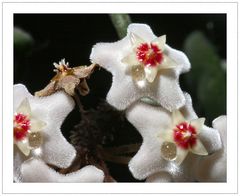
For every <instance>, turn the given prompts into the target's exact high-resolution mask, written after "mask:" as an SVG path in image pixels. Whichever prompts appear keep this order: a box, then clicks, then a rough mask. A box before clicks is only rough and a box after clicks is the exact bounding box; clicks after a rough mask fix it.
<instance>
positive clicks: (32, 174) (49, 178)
mask: <svg viewBox="0 0 240 196" xmlns="http://www.w3.org/2000/svg"><path fill="white" fill-rule="evenodd" d="M36 168H37V169H36ZM21 173H22V181H23V182H63V183H67V182H69V183H76V182H103V180H104V173H103V171H102V170H100V169H98V168H96V167H95V166H92V165H88V166H85V167H83V168H82V169H80V170H78V171H76V172H72V173H69V174H66V175H64V174H60V173H58V172H56V171H55V170H53V169H52V168H50V167H49V166H47V165H46V164H45V163H44V162H43V161H42V160H40V159H30V160H27V161H25V162H24V163H23V164H22V167H21Z"/></svg>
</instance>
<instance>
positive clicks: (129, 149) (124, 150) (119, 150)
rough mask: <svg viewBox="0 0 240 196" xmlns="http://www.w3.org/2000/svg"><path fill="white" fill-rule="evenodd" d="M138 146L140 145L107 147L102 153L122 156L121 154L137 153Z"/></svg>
mask: <svg viewBox="0 0 240 196" xmlns="http://www.w3.org/2000/svg"><path fill="white" fill-rule="evenodd" d="M140 146H141V144H128V145H123V146H117V147H107V148H104V152H106V153H108V154H117V155H122V154H128V153H134V152H137V151H138V150H139V148H140Z"/></svg>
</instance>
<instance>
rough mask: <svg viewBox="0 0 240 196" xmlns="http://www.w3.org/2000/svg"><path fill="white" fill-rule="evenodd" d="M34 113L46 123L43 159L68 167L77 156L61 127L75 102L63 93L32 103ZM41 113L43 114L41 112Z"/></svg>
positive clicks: (36, 99)
mask: <svg viewBox="0 0 240 196" xmlns="http://www.w3.org/2000/svg"><path fill="white" fill-rule="evenodd" d="M31 105H32V106H33V107H32V113H33V114H34V115H35V116H36V117H38V119H41V120H42V121H43V122H45V123H46V126H45V127H44V129H43V136H44V138H43V140H44V141H43V144H42V146H41V149H42V159H43V160H44V161H45V162H46V163H50V164H53V165H56V166H57V167H60V168H65V167H68V166H69V165H70V164H71V163H72V161H73V159H74V158H75V155H76V150H75V149H74V147H73V146H72V145H71V144H70V143H69V142H68V141H67V140H66V139H65V137H64V136H63V135H62V133H61V130H60V127H61V125H62V123H63V121H64V119H65V118H66V117H67V115H68V114H69V112H71V111H72V109H73V108H74V102H73V100H72V98H71V97H70V96H68V95H67V94H66V93H64V92H63V91H60V92H57V93H54V94H53V95H51V96H47V97H42V98H38V97H36V98H35V99H34V100H32V102H31ZM40 111H41V112H40Z"/></svg>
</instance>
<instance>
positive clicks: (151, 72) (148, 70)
mask: <svg viewBox="0 0 240 196" xmlns="http://www.w3.org/2000/svg"><path fill="white" fill-rule="evenodd" d="M144 71H145V77H146V79H147V81H148V82H150V83H152V82H153V81H154V79H155V78H156V76H157V74H158V68H157V67H150V66H149V67H145V68H144Z"/></svg>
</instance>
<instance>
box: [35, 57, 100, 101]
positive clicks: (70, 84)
mask: <svg viewBox="0 0 240 196" xmlns="http://www.w3.org/2000/svg"><path fill="white" fill-rule="evenodd" d="M53 65H54V66H55V68H56V69H54V71H55V72H56V75H55V76H54V77H53V78H52V79H51V81H50V83H49V84H48V85H47V86H46V87H45V88H44V89H42V90H40V91H37V92H35V95H36V96H38V97H43V96H48V95H51V94H53V93H55V92H56V91H58V90H64V91H65V92H66V93H67V94H69V95H70V96H74V95H75V88H77V89H78V90H79V92H80V94H81V95H83V96H85V95H87V94H88V93H89V87H88V85H87V82H86V78H88V77H89V76H90V75H91V74H92V72H93V71H94V68H95V67H96V66H97V65H96V64H91V65H90V66H84V65H83V66H78V67H73V68H71V67H69V63H68V62H66V63H65V59H62V60H61V61H60V62H59V63H58V64H57V63H53Z"/></svg>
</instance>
